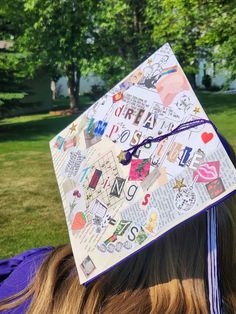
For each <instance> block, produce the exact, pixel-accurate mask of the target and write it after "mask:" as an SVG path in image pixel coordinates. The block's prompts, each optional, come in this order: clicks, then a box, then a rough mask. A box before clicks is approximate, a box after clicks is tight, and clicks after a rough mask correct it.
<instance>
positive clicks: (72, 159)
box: [50, 44, 236, 284]
mask: <svg viewBox="0 0 236 314" xmlns="http://www.w3.org/2000/svg"><path fill="white" fill-rule="evenodd" d="M50 148H51V153H52V159H53V164H54V168H55V173H56V178H57V181H58V185H59V189H60V193H61V197H62V201H63V206H64V210H65V216H66V221H67V225H68V230H69V235H70V240H71V244H72V249H73V253H74V258H75V262H76V265H77V269H78V274H79V278H80V283H81V284H83V283H87V282H89V281H91V280H93V279H94V278H95V277H97V276H99V275H101V274H102V273H104V272H105V271H107V270H108V269H110V268H111V267H113V266H115V265H116V264H118V263H119V262H121V261H122V260H124V259H126V258H127V257H128V256H130V255H132V254H134V253H136V252H138V251H140V250H141V249H142V248H144V247H145V246H147V245H149V244H150V243H152V242H153V241H155V240H156V239H158V238H159V237H160V236H161V235H163V234H164V233H166V232H167V231H169V230H170V229H172V228H173V227H175V226H176V225H178V224H180V223H181V222H183V221H185V220H187V219H189V218H190V217H192V216H194V215H196V214H197V213H199V212H201V211H203V210H205V209H208V208H210V207H213V206H214V205H216V204H217V203H218V202H220V201H221V200H222V199H224V198H225V197H226V196H227V195H229V194H231V193H233V191H234V190H235V188H236V175H235V173H236V171H235V169H234V166H233V164H232V163H231V161H230V159H229V157H228V154H227V153H226V151H225V149H224V147H223V145H222V143H221V141H220V139H219V136H218V134H217V131H216V129H215V127H214V125H213V124H212V122H210V121H209V119H208V117H207V115H206V113H205V111H204V109H203V108H202V106H201V104H200V103H199V101H198V99H197V97H196V95H195V94H194V92H193V90H192V88H191V86H190V84H189V82H188V80H187V78H186V76H185V74H184V72H183V70H182V68H181V67H180V65H179V63H178V61H177V60H176V58H175V56H174V53H173V51H172V50H171V48H170V46H169V44H165V45H164V46H162V47H161V48H160V49H159V50H157V51H156V52H155V53H154V54H153V55H152V56H150V57H149V58H148V59H147V60H146V61H145V62H143V63H142V64H141V65H140V66H138V67H137V68H136V69H135V70H134V71H133V72H132V73H130V74H129V75H128V76H127V77H125V78H124V79H123V80H122V81H121V82H119V83H118V84H117V85H116V86H115V87H114V88H112V89H111V90H110V91H109V92H107V93H106V94H105V95H104V96H103V97H102V98H100V99H99V100H98V101H97V102H95V103H94V104H93V105H92V106H91V107H90V108H89V109H88V110H87V111H85V112H84V113H83V114H81V115H80V116H79V117H78V118H77V119H75V121H74V122H73V123H72V124H70V125H69V126H67V127H66V128H65V129H64V130H62V131H61V132H60V133H59V134H58V135H56V136H55V137H54V138H53V139H52V140H51V141H50ZM211 223H212V222H211ZM213 225H214V223H213ZM214 263H215V264H216V261H213V264H214ZM213 267H214V265H213Z"/></svg>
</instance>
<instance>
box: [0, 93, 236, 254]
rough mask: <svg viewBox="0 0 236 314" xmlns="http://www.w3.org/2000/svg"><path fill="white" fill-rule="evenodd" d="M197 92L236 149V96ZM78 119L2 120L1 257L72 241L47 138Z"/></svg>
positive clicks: (34, 116) (0, 155) (0, 152)
mask: <svg viewBox="0 0 236 314" xmlns="http://www.w3.org/2000/svg"><path fill="white" fill-rule="evenodd" d="M198 96H199V99H200V102H201V103H202V104H203V106H204V108H205V109H206V111H207V112H208V113H209V117H210V118H211V119H212V120H213V122H214V123H215V124H216V125H217V127H218V129H219V131H220V132H221V133H222V134H223V135H225V136H226V138H227V139H228V140H229V142H230V143H231V144H232V146H233V147H234V149H235V150H236V136H235V129H236V128H235V124H236V109H235V107H236V95H221V94H216V93H215V94H210V93H198ZM75 118H76V116H66V117H54V116H50V115H48V114H37V115H31V116H23V117H17V118H10V119H5V120H2V121H0V226H1V232H0V258H3V257H8V256H12V255H14V254H17V253H19V252H22V251H23V250H27V249H30V248H32V247H39V246H43V245H59V244H63V243H66V242H68V241H69V240H68V234H67V229H66V222H65V218H64V211H63V208H62V204H61V199H60V195H59V192H58V188H57V183H56V178H55V175H54V171H53V165H52V161H51V156H50V151H49V146H48V142H49V140H50V139H51V138H52V137H54V136H55V135H56V134H57V133H58V132H59V131H60V130H61V129H63V128H64V127H65V126H66V125H67V124H69V123H70V122H71V121H73V120H74V119H75Z"/></svg>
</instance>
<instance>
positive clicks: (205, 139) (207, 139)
mask: <svg viewBox="0 0 236 314" xmlns="http://www.w3.org/2000/svg"><path fill="white" fill-rule="evenodd" d="M213 136H214V134H213V133H207V132H204V133H202V140H203V142H204V143H205V144H206V143H208V142H210V141H211V140H212V139H213Z"/></svg>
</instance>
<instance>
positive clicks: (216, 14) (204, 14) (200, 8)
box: [145, 0, 236, 79]
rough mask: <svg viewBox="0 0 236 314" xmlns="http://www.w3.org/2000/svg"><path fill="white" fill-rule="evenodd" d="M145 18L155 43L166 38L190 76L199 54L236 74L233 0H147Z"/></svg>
mask: <svg viewBox="0 0 236 314" xmlns="http://www.w3.org/2000/svg"><path fill="white" fill-rule="evenodd" d="M145 11H146V18H147V19H148V20H149V22H150V23H151V25H152V40H153V43H154V44H156V45H157V46H160V45H162V44H163V43H165V42H167V41H168V42H169V43H170V44H171V45H172V47H173V49H174V51H175V53H176V55H177V57H178V60H179V61H180V63H181V65H182V66H183V68H184V70H185V71H186V73H188V74H190V76H191V77H192V79H193V78H194V75H195V73H196V71H197V70H198V62H199V59H200V58H205V59H208V60H209V61H212V62H218V64H219V63H220V64H222V65H223V67H224V68H227V69H229V70H230V73H231V78H234V77H235V75H236V62H235V54H236V36H235V35H236V27H235V25H236V7H235V1H233V0H216V1H199V0H188V1H187V0H172V1H168V0H147V6H146V9H145Z"/></svg>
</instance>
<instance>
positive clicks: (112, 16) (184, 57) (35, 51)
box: [0, 0, 236, 107]
mask: <svg viewBox="0 0 236 314" xmlns="http://www.w3.org/2000/svg"><path fill="white" fill-rule="evenodd" d="M0 17H1V18H2V22H0V23H1V26H2V31H1V37H2V38H4V39H8V40H13V41H14V53H15V56H14V57H11V56H9V63H8V64H7V63H6V64H3V61H1V58H0V63H1V65H0V66H2V68H4V66H5V68H4V69H7V68H9V69H14V71H15V69H18V71H17V73H18V74H20V73H21V74H23V73H26V72H27V73H31V74H32V75H33V73H35V71H36V70H37V69H38V68H40V67H42V66H43V67H46V68H47V70H48V71H50V72H51V75H52V76H55V75H56V74H63V75H66V76H67V78H68V87H69V92H70V100H71V106H72V107H75V106H78V93H79V81H80V80H79V79H80V76H81V75H82V74H87V73H88V72H89V71H91V70H93V71H94V72H95V73H97V74H100V75H101V76H102V77H103V79H104V80H105V82H106V83H107V86H108V87H111V86H112V85H113V84H114V83H116V82H117V81H118V80H119V79H121V78H122V77H123V76H124V75H126V74H128V73H129V72H130V71H131V70H132V69H133V68H134V67H135V66H137V65H138V64H139V63H140V62H142V61H143V60H144V59H145V58H147V57H148V56H149V55H150V54H151V53H152V52H153V51H154V50H156V49H157V48H158V47H160V46H161V45H162V44H163V43H165V42H169V43H170V44H171V46H172V48H173V50H174V52H175V53H176V54H177V57H178V60H179V61H180V63H181V65H182V66H183V67H184V70H185V71H186V72H187V73H188V74H190V75H191V76H192V77H193V78H194V75H195V73H196V71H197V69H198V62H199V59H200V58H202V57H204V58H207V59H208V60H209V61H213V62H217V63H218V64H219V65H220V64H221V65H223V66H224V67H226V68H227V69H228V70H229V73H230V74H231V77H235V76H236V62H235V55H236V36H235V32H236V27H235V24H236V8H235V1H233V0H216V1H204V0H203V1H200V0H188V1H187V0H172V1H169V0H142V1H140V0H100V1H95V0H80V1H78V0H53V1H51V0H22V1H13V0H2V7H1V8H0ZM9 53H11V52H9ZM16 53H17V54H18V55H17V54H16ZM16 57H17V58H16ZM19 60H21V61H19ZM22 61H23V62H22ZM23 65H24V66H23ZM4 71H5V70H4Z"/></svg>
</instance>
